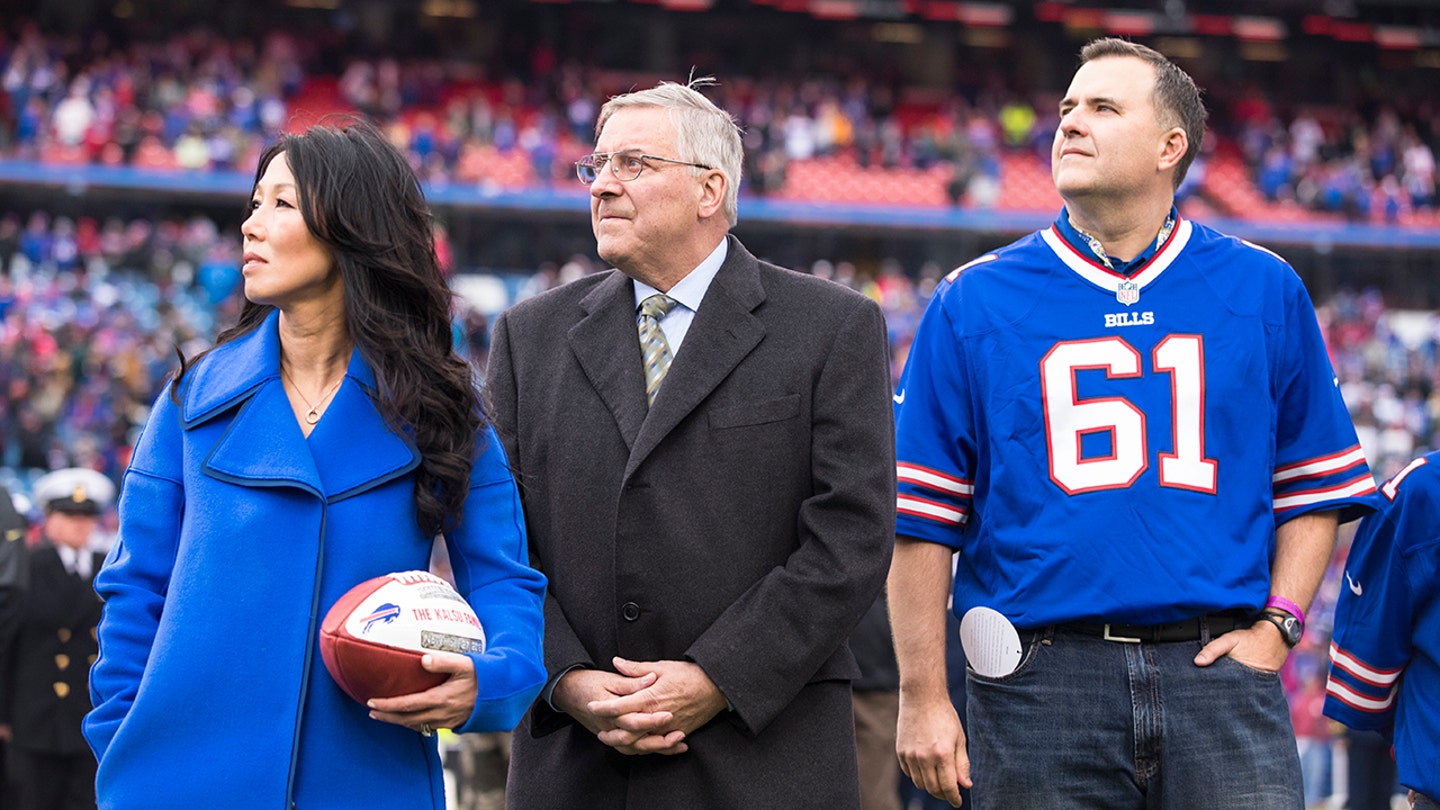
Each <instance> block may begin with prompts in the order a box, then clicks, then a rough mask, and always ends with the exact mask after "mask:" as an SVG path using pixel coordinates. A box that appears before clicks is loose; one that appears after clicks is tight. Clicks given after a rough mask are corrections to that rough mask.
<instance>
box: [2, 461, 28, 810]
mask: <svg viewBox="0 0 1440 810" xmlns="http://www.w3.org/2000/svg"><path fill="white" fill-rule="evenodd" d="M29 528H30V521H28V520H26V519H25V516H24V515H22V514H21V510H20V509H19V508H17V507H16V505H15V500H14V496H12V495H11V494H10V491H9V490H7V489H5V488H4V487H0V655H3V651H4V650H8V649H10V642H11V640H12V639H14V638H15V632H16V630H18V629H19V627H20V604H21V598H22V597H23V596H24V594H25V590H26V586H27V584H28V582H29V580H30V562H29V558H28V557H27V556H26V553H25V534H26V532H27V530H28V529H29ZM0 661H3V659H0ZM0 677H4V676H3V674H0ZM4 694H7V693H6V692H3V691H0V695H4ZM9 731H10V727H9V726H8V725H0V810H10V808H12V807H14V806H15V801H14V800H13V799H12V798H11V797H10V788H9V786H8V785H7V784H6V780H5V759H6V757H5V749H6V747H7V745H8V744H9V738H10V734H9Z"/></svg>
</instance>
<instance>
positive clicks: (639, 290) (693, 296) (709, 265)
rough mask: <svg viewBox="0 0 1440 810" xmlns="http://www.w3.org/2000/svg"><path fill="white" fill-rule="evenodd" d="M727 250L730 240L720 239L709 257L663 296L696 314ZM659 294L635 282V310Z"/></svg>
mask: <svg viewBox="0 0 1440 810" xmlns="http://www.w3.org/2000/svg"><path fill="white" fill-rule="evenodd" d="M729 250H730V240H729V239H721V240H720V244H718V245H716V246H715V249H714V250H712V251H710V255H709V256H706V257H705V260H704V261H702V262H700V264H698V265H696V266H695V269H694V270H691V271H690V274H689V275H687V276H685V278H682V279H680V283H678V284H676V285H675V286H674V287H671V288H670V292H667V293H664V295H668V296H670V297H671V298H674V299H675V300H676V301H679V302H680V305H681V306H683V307H685V308H686V309H688V310H690V311H691V312H698V311H699V310H700V302H701V301H702V300H704V298H705V292H706V291H707V290H709V289H710V282H712V281H714V280H715V274H716V273H718V272H720V265H722V264H724V263H725V257H726V255H728V253H729ZM661 294H662V293H661V292H660V291H659V290H657V289H655V288H654V287H651V286H650V285H649V284H646V283H644V282H642V281H636V282H635V308H636V309H637V310H638V309H639V308H640V304H641V303H642V302H644V300H645V299H646V298H649V297H650V296H652V295H661Z"/></svg>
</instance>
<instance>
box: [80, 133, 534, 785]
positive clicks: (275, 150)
mask: <svg viewBox="0 0 1440 810" xmlns="http://www.w3.org/2000/svg"><path fill="white" fill-rule="evenodd" d="M430 228H431V223H430V215H429V210H428V208H427V206H426V204H425V200H424V197H423V195H422V193H421V191H420V188H419V185H418V183H417V182H416V179H415V175H414V173H413V171H412V170H411V169H410V167H409V166H408V165H407V163H406V162H405V158H404V156H403V155H401V154H400V153H399V152H398V151H397V150H396V149H395V148H394V147H393V146H391V145H390V144H389V143H388V142H387V141H386V140H385V138H384V137H383V136H382V135H381V134H380V133H379V132H378V131H377V130H375V129H374V128H373V127H371V126H369V125H368V124H363V123H360V122H355V121H348V122H346V123H344V124H343V125H342V126H340V127H338V128H334V127H328V126H317V127H314V128H312V129H310V130H308V131H307V132H306V133H304V134H301V135H286V136H284V137H283V138H282V139H281V141H280V142H279V143H278V144H276V145H275V146H274V147H272V148H271V149H269V150H268V151H267V152H265V154H264V155H263V156H262V157H261V159H260V165H259V169H258V171H257V174H256V182H255V187H254V192H253V196H252V199H251V203H250V213H249V216H248V218H247V219H246V220H245V223H244V225H243V226H242V227H241V231H242V233H243V235H244V244H245V259H244V268H243V273H244V289H245V297H246V299H247V303H246V305H245V307H244V310H243V311H242V313H241V315H240V318H239V322H238V324H237V325H236V326H235V327H234V328H232V329H229V330H228V331H226V332H224V333H222V334H221V335H220V336H219V338H218V340H217V343H216V346H215V347H214V348H212V349H211V350H210V351H208V352H206V353H204V354H202V355H200V356H199V357H197V358H194V359H193V360H191V361H189V362H182V364H181V370H180V373H179V375H178V376H177V378H176V379H175V381H174V382H173V383H172V384H171V385H169V386H167V389H166V391H165V392H164V393H163V394H162V395H161V396H160V398H159V399H158V400H157V402H156V405H155V408H154V410H153V412H152V413H151V415H150V419H149V421H148V423H147V424H146V427H145V431H144V433H143V435H142V436H141V439H140V442H139V444H138V446H137V447H136V449H135V453H134V458H133V460H132V461H131V464H130V467H129V469H128V470H127V472H126V474H125V479H124V482H123V486H122V492H121V498H120V536H119V538H118V541H117V543H116V545H115V548H114V550H113V551H112V553H111V555H110V558H109V559H108V561H107V563H106V565H105V568H104V569H103V570H102V571H101V572H100V574H99V575H98V576H97V577H96V580H95V588H96V590H97V591H98V592H99V594H100V596H101V597H102V598H103V599H104V600H105V611H104V618H103V620H102V622H101V624H100V629H99V638H100V656H99V659H98V661H97V662H96V663H95V666H94V668H93V670H92V673H91V692H92V694H93V697H94V703H95V709H94V711H93V712H91V713H90V715H89V716H88V717H87V718H86V721H85V734H86V737H87V739H88V740H89V742H90V744H91V746H92V747H93V748H94V749H95V754H96V756H97V757H98V759H99V763H100V765H99V773H98V778H97V792H98V794H99V803H100V806H101V807H102V808H116V809H117V810H118V809H119V808H144V810H165V808H187V809H188V808H194V807H205V808H207V810H218V809H219V808H245V810H256V809H257V808H258V809H259V810H265V809H266V808H273V810H290V808H298V810H311V808H357V807H364V808H380V809H385V808H396V809H397V810H399V809H400V808H406V809H407V810H408V809H409V808H427V810H436V809H438V808H443V807H444V805H445V802H444V791H443V782H442V772H441V765H440V759H439V756H438V753H437V750H436V745H435V741H434V739H433V738H432V735H431V732H432V730H433V729H435V728H441V727H447V728H454V729H455V730H457V731H493V730H509V729H511V728H513V727H514V725H515V724H516V722H517V721H518V720H519V718H520V716H521V714H522V713H523V712H524V710H525V709H526V707H527V706H529V704H530V702H531V701H532V700H533V699H534V698H535V696H536V694H537V692H538V691H539V689H540V687H541V685H542V684H543V683H544V681H545V672H544V668H543V665H542V663H541V661H542V656H541V635H542V626H541V625H542V618H541V615H542V614H541V600H542V596H543V592H544V589H545V580H544V577H543V576H542V575H540V574H539V573H537V572H536V571H535V570H533V569H532V568H530V566H529V565H528V563H527V553H526V542H525V530H524V524H523V518H522V516H521V510H520V504H519V500H518V497H517V494H516V489H515V484H514V482H513V479H512V478H511V475H510V471H509V468H508V465H507V463H506V459H505V456H504V451H503V450H502V449H501V446H500V444H499V442H498V441H497V440H496V439H495V435H494V433H493V431H492V430H491V428H490V425H489V423H488V421H487V420H486V419H485V416H484V410H483V407H482V405H481V402H480V399H479V396H478V392H477V391H476V389H475V387H474V385H473V383H472V377H471V374H470V369H469V367H468V365H467V364H466V363H465V362H464V361H463V360H462V359H460V358H459V357H458V356H457V355H456V354H455V353H454V352H453V350H452V348H451V346H452V344H451V331H450V325H449V315H450V309H449V304H450V297H449V295H450V293H449V290H448V287H447V286H446V284H445V281H444V279H443V278H442V276H441V273H440V269H439V267H438V265H437V262H436V259H435V250H434V241H433V237H432V235H431V229H430ZM437 534H438V535H443V536H444V538H445V542H446V544H447V546H448V550H449V552H450V559H451V561H452V566H453V569H454V576H455V581H456V584H457V586H458V589H459V591H460V593H461V594H462V595H463V596H465V597H466V599H467V600H468V601H469V602H470V604H471V605H472V606H473V607H474V608H475V612H476V613H477V614H478V616H479V617H480V621H481V623H482V624H483V626H484V628H485V631H486V636H487V649H486V650H485V652H484V653H483V654H474V655H458V654H448V653H433V654H431V655H430V656H429V659H430V660H429V663H428V668H429V669H431V670H432V671H436V672H443V673H446V674H447V675H448V679H447V680H446V681H445V682H444V683H442V684H441V685H439V686H437V687H435V688H433V689H430V690H428V691H425V692H420V693H417V694H413V695H405V696H399V697H394V698H388V699H384V700H377V701H372V703H371V705H369V706H365V705H361V704H360V703H358V702H356V701H354V700H352V699H351V698H349V697H347V696H346V695H345V694H344V693H343V692H341V691H340V689H339V687H338V686H336V684H335V682H334V681H333V680H332V679H331V678H330V676H329V674H328V673H327V672H326V670H325V667H324V665H323V663H322V661H321V657H320V655H319V649H318V635H317V633H318V629H319V625H320V620H321V619H322V618H323V617H324V615H325V613H326V611H327V610H328V609H329V607H330V606H331V605H332V604H334V602H336V601H337V600H338V599H339V598H340V596H341V595H343V594H344V593H345V592H346V591H347V590H349V589H350V588H351V587H353V586H354V585H356V584H358V583H360V582H362V581H364V580H367V579H370V578H372V577H376V576H380V575H382V574H386V573H389V572H392V571H403V570H410V569H423V568H426V567H427V565H428V562H429V559H430V552H431V546H432V540H433V538H434V537H435V536H436V535H437Z"/></svg>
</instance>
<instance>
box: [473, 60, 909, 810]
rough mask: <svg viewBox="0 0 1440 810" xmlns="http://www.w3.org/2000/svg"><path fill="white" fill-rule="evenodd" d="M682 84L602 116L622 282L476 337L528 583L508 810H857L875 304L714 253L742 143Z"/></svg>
mask: <svg viewBox="0 0 1440 810" xmlns="http://www.w3.org/2000/svg"><path fill="white" fill-rule="evenodd" d="M699 84H701V83H700V82H692V83H691V85H690V86H688V87H687V86H681V85H676V84H669V83H662V84H661V85H660V86H658V87H656V88H652V89H650V90H644V91H640V92H636V93H630V94H627V95H624V96H618V97H616V98H614V99H611V101H610V102H609V103H608V104H607V105H606V106H605V107H604V109H602V111H601V114H600V119H599V123H598V125H597V133H598V138H597V143H596V152H595V153H594V154H592V155H589V156H587V157H585V158H583V159H582V160H581V161H580V162H579V163H578V164H577V166H578V171H579V173H580V176H581V179H582V180H583V181H586V182H588V183H589V185H590V195H591V215H592V225H593V228H594V231H595V236H596V240H597V244H598V250H599V254H600V256H601V257H602V258H603V259H605V260H606V261H607V262H609V263H610V264H612V265H613V266H614V267H615V268H616V269H614V270H611V271H609V272H606V273H601V274H598V275H595V276H590V277H587V278H584V279H581V280H579V281H576V282H573V283H571V284H568V285H566V286H564V287H561V288H559V289H556V290H553V291H551V292H548V293H545V294H542V295H540V296H537V297H535V298H532V299H529V300H527V301H524V302H521V303H520V304H518V305H516V306H515V307H514V308H512V309H511V310H510V311H508V312H507V313H505V314H504V315H503V316H502V317H501V318H500V319H499V321H498V322H497V325H496V330H495V338H494V343H493V348H492V352H491V360H490V367H489V377H488V382H487V388H488V393H489V397H490V400H491V402H492V406H493V414H492V415H493V418H494V421H495V424H496V427H497V428H498V429H499V431H500V434H501V436H502V439H503V441H504V442H505V444H506V449H507V450H508V451H509V454H510V460H511V463H512V465H513V466H514V469H515V473H516V475H517V477H518V480H519V482H520V486H521V494H522V499H523V502H524V509H525V517H526V521H527V524H528V527H529V531H530V548H531V552H532V555H533V562H534V563H535V564H536V565H537V566H538V567H539V568H540V569H541V570H543V571H544V572H545V574H546V575H547V576H548V577H549V579H550V589H549V596H548V599H547V602H546V616H545V619H546V632H545V636H546V638H545V642H546V643H545V648H546V649H545V654H546V664H547V666H548V667H549V670H550V677H551V680H550V683H549V685H548V686H547V689H546V691H545V692H544V693H542V696H541V698H540V699H539V700H538V701H537V702H536V704H535V705H534V707H533V709H532V710H531V712H530V713H529V715H527V717H526V719H525V720H524V721H522V723H521V725H520V727H519V729H517V731H516V735H515V746H514V754H513V759H512V760H511V768H510V780H509V790H508V800H509V801H508V806H509V807H511V808H513V809H514V810H527V809H528V808H547V809H548V808H559V807H566V808H569V807H577V808H578V807H584V808H591V809H594V810H604V809H605V808H637V809H638V808H644V809H645V810H650V809H651V808H662V807H663V808H726V810H733V809H734V808H752V807H824V808H827V809H830V808H855V807H857V806H858V803H859V800H858V788H857V777H856V763H855V745H854V727H853V720H852V716H851V707H850V679H851V678H853V677H854V676H855V675H856V674H857V669H856V666H855V660H854V658H853V656H852V655H851V654H850V651H849V649H848V648H847V646H846V637H847V636H848V635H849V633H850V631H851V629H852V628H853V627H854V626H855V624H856V622H857V621H858V620H859V618H860V616H861V615H862V614H863V613H864V612H865V610H866V608H867V607H869V605H870V604H871V602H873V600H874V598H875V596H876V594H877V593H878V591H879V588H880V585H881V582H882V580H883V579H884V574H885V571H886V569H887V566H888V562H889V558H890V550H891V546H892V531H893V523H892V521H893V519H894V508H895V493H894V488H895V469H894V447H893V427H892V424H891V409H890V402H889V399H890V387H889V374H888V369H887V361H888V356H887V355H888V353H887V347H886V336H885V326H884V321H883V318H882V316H881V314H880V311H879V308H878V307H877V306H876V305H875V303H874V302H872V301H870V300H869V299H867V298H865V297H863V296H861V295H859V294H857V293H855V292H852V291H850V290H848V289H845V288H843V287H841V286H839V285H836V284H832V283H830V282H827V281H822V280H820V279H816V278H814V277H811V276H807V275H802V274H799V273H795V272H791V271H787V270H783V269H781V268H778V267H775V266H773V265H770V264H767V263H765V262H761V261H759V260H757V259H756V258H755V257H754V256H752V255H751V254H750V253H749V252H747V251H746V250H745V248H744V246H742V245H741V244H740V242H739V241H738V240H737V239H735V238H734V237H733V236H729V235H728V232H729V229H730V227H731V226H732V225H733V224H734V222H735V210H736V209H735V189H736V185H737V184H738V181H739V177H740V163H741V148H740V137H739V133H738V131H737V128H736V127H735V124H734V122H733V120H732V119H731V118H730V116H729V115H728V114H726V113H725V112H723V111H722V110H720V109H718V108H717V107H715V106H714V105H713V104H711V103H710V102H709V101H708V100H707V99H706V98H705V97H704V96H703V95H701V94H700V93H698V92H696V90H695V89H694V88H695V86H698V85H699Z"/></svg>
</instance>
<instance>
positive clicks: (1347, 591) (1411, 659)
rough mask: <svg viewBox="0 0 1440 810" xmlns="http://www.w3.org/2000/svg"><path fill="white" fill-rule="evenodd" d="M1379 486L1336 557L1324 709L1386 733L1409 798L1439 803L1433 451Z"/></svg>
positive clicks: (1438, 562)
mask: <svg viewBox="0 0 1440 810" xmlns="http://www.w3.org/2000/svg"><path fill="white" fill-rule="evenodd" d="M1380 491H1381V493H1382V495H1383V496H1384V498H1383V499H1382V501H1381V504H1382V505H1381V507H1380V511H1379V512H1377V513H1376V514H1373V515H1370V516H1369V517H1366V518H1365V520H1364V521H1362V522H1361V523H1360V529H1359V531H1357V532H1356V534H1355V540H1354V542H1353V543H1352V544H1351V545H1350V555H1349V557H1347V558H1346V561H1345V585H1344V587H1342V588H1341V589H1340V600H1339V602H1338V603H1336V605H1335V634H1334V636H1333V638H1332V643H1331V647H1330V682H1329V684H1328V685H1327V686H1326V689H1325V714H1327V715H1329V716H1330V717H1333V718H1335V719H1336V720H1339V721H1340V722H1342V723H1344V724H1345V725H1347V726H1350V727H1351V728H1356V729H1372V730H1376V731H1380V732H1383V733H1385V734H1387V735H1389V736H1391V738H1392V739H1393V741H1394V752H1395V762H1396V765H1397V772H1398V775H1399V777H1400V784H1402V785H1404V786H1406V787H1408V788H1410V790H1411V794H1410V798H1411V801H1412V802H1413V803H1414V806H1415V807H1417V808H1427V810H1440V531H1437V530H1436V525H1437V522H1440V452H1436V453H1431V454H1429V455H1427V456H1423V457H1421V458H1417V459H1415V460H1414V461H1412V462H1410V464H1409V465H1408V466H1406V467H1405V468H1404V469H1403V470H1401V471H1400V472H1399V473H1396V475H1395V477H1394V478H1392V479H1390V481H1389V482H1387V483H1386V484H1385V486H1383V487H1381V488H1380Z"/></svg>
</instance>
